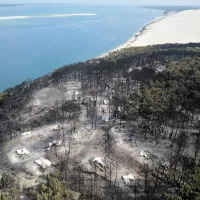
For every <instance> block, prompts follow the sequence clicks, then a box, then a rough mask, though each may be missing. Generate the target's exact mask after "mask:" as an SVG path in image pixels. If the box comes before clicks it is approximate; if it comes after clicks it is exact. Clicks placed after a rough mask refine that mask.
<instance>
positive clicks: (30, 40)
mask: <svg viewBox="0 0 200 200" xmlns="http://www.w3.org/2000/svg"><path fill="white" fill-rule="evenodd" d="M162 14H163V11H162V10H156V9H146V8H137V7H134V6H133V5H131V4H42V5H37V4H36V5H0V91H3V90H4V89H6V88H8V87H13V86H15V85H16V84H19V83H21V82H22V81H24V80H27V79H34V78H37V77H39V76H42V75H45V74H46V73H49V72H51V71H53V70H54V69H55V68H58V67H61V66H63V65H66V64H70V63H74V62H78V61H86V60H88V59H91V58H94V57H97V56H100V55H102V54H103V53H106V52H108V51H110V50H112V49H114V48H116V47H117V46H119V45H121V44H123V43H124V42H126V41H127V40H128V39H129V38H130V37H132V36H133V35H134V34H135V33H137V32H138V31H139V30H140V29H141V28H142V27H143V26H144V25H146V24H147V23H148V22H150V21H152V20H154V19H155V18H157V17H159V16H161V15H162Z"/></svg>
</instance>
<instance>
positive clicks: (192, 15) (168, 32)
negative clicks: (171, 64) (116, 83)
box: [100, 10, 200, 57]
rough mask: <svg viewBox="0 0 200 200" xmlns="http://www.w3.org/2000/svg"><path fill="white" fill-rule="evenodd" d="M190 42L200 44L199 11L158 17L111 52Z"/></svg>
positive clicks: (187, 11) (186, 11) (173, 13)
mask: <svg viewBox="0 0 200 200" xmlns="http://www.w3.org/2000/svg"><path fill="white" fill-rule="evenodd" d="M190 42H192V43H198V42H200V10H185V11H181V12H171V13H169V14H168V15H166V16H162V17H159V18H157V19H156V20H154V21H153V22H150V23H149V24H147V25H146V26H145V27H144V28H143V29H142V30H140V31H139V32H138V33H137V34H136V35H134V36H133V37H132V38H130V39H129V40H128V41H127V42H126V43H124V44H122V45H121V46H119V47H117V48H116V49H113V50H112V51H111V52H113V51H117V50H120V49H123V48H128V47H136V46H148V45H156V44H167V43H180V44H186V43H190ZM109 53H110V52H108V53H106V54H103V55H102V56H100V57H104V56H106V55H108V54H109Z"/></svg>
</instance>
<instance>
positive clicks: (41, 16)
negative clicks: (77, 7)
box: [0, 13, 97, 20]
mask: <svg viewBox="0 0 200 200" xmlns="http://www.w3.org/2000/svg"><path fill="white" fill-rule="evenodd" d="M95 15H97V14H95V13H75V14H57V15H35V16H5V17H0V20H14V19H29V18H55V17H75V16H95Z"/></svg>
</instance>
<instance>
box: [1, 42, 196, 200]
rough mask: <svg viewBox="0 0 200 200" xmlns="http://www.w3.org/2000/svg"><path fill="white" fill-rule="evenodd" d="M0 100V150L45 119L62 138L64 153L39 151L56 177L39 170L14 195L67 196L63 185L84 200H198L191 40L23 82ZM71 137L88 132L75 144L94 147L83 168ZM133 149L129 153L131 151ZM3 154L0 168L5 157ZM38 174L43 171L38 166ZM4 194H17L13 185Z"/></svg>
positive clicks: (116, 55) (43, 123) (37, 198)
mask: <svg viewBox="0 0 200 200" xmlns="http://www.w3.org/2000/svg"><path fill="white" fill-rule="evenodd" d="M66 88H67V89H66ZM73 88H75V89H73ZM77 88H79V89H77ZM72 89H73V92H71V93H69V92H68V91H71V90H72ZM66 92H68V93H66ZM63 93H66V94H67V95H64V96H62V94H63ZM5 94H6V95H5ZM45 95H46V96H45ZM48 95H50V97H48ZM58 97H59V98H58ZM0 99H2V100H1V103H0V141H1V148H2V149H1V151H2V152H4V151H8V148H10V146H12V145H9V146H8V144H15V143H14V142H15V141H18V140H17V138H19V137H22V136H21V135H22V134H23V133H27V132H28V133H29V134H31V133H37V130H40V134H41V130H42V129H41V128H42V127H45V128H46V127H50V126H51V125H58V127H59V128H54V129H55V130H54V131H55V135H56V136H55V137H56V139H61V140H62V142H63V143H64V144H65V145H63V149H64V154H59V152H60V151H59V147H58V146H55V145H54V146H55V147H54V149H53V150H52V151H50V152H47V153H45V155H46V158H47V159H49V160H51V161H52V163H53V161H54V163H55V164H54V165H53V166H54V171H56V172H57V173H58V174H59V175H47V176H42V177H46V178H43V183H40V184H38V186H34V187H30V188H28V189H25V190H24V191H20V192H22V194H23V195H26V196H27V198H29V199H33V200H43V199H44V200H46V199H56V200H62V199H71V198H72V197H71V196H70V195H71V192H73V191H76V192H78V193H79V199H91V200H92V199H94V200H98V199H108V200H109V199H112V200H113V199H116V200H118V199H119V200H122V199H138V200H139V199H148V200H150V199H155V200H156V199H166V200H191V199H194V200H198V199H199V198H200V162H199V161H200V44H195V43H191V44H183V45H180V44H166V45H157V46H148V47H135V48H128V49H123V50H121V51H117V52H113V53H110V54H109V55H108V56H106V57H105V58H98V59H93V60H89V61H87V62H80V63H75V64H72V65H68V66H64V67H61V68H59V69H56V70H55V71H54V72H52V73H50V74H48V75H46V76H44V77H41V78H39V79H37V80H28V81H25V82H23V83H22V84H21V85H18V86H16V87H15V88H10V89H7V90H6V91H5V92H4V93H3V94H1V96H0ZM51 99H55V100H54V101H53V100H52V101H50V100H51ZM101 101H103V103H101ZM102 104H103V105H104V106H102ZM67 126H68V127H69V128H68V129H67V128H66V127H67ZM88 126H90V128H88ZM80 129H81V131H80V132H77V131H78V130H80ZM45 130H47V129H45ZM84 130H86V131H85V132H84ZM34 131H35V132H34ZM79 133H80V137H82V135H86V134H88V133H89V134H90V135H92V138H93V137H94V136H96V137H94V138H95V140H92V142H90V139H89V137H88V138H87V139H86V141H85V143H84V145H85V146H87V147H88V148H89V146H90V143H92V145H93V146H94V147H93V146H92V147H91V149H90V150H91V151H89V154H90V157H91V158H92V159H90V160H89V161H88V163H89V164H90V165H89V167H88V165H86V164H85V162H86V160H88V157H84V156H85V154H87V153H88V151H86V150H84V147H83V146H81V145H82V142H83V140H84V139H80V140H79V141H78V142H77V144H78V145H77V144H76V145H75V146H74V147H73V145H74V143H75V140H74V141H72V138H73V136H74V137H75V136H76V139H77V137H78V136H77V135H78V134H79ZM96 133H97V135H95V134H96ZM47 134H48V133H47V132H45V133H44V135H47ZM100 136H102V137H101V138H100V140H99V141H98V145H96V143H95V141H96V140H97V139H98V137H100ZM26 137H28V136H26ZM41 138H42V137H41ZM25 139H27V138H25ZM11 140H12V143H9V142H11ZM34 140H35V141H36V142H37V139H34ZM41 140H43V139H41ZM65 141H67V142H66V143H65ZM31 144H32V143H31ZM33 144H34V145H35V146H36V149H37V148H44V147H43V146H44V145H43V144H42V145H41V144H40V143H39V142H38V143H37V145H36V143H33ZM26 145H27V146H26V148H28V147H29V146H28V143H26ZM34 145H32V146H31V148H30V149H31V150H33V149H34ZM140 145H141V146H140ZM40 146H42V147H40ZM4 147H5V148H4ZM147 147H148V148H147ZM52 148H53V147H52ZM73 148H74V149H73ZM79 148H80V153H78V152H79V151H78V150H77V149H79ZM98 149H101V153H102V155H103V156H104V159H103V161H102V160H101V159H100V158H99V157H97V156H98V155H99V154H100V151H99V152H98V154H97V156H96V154H95V156H94V157H92V156H91V155H92V153H95V152H97V151H98ZM138 149H140V153H139V154H140V156H141V155H142V156H141V157H139V158H138V154H134V152H136V151H138ZM73 151H74V152H73ZM7 154H9V153H8V152H7ZM5 157H8V156H7V155H4V157H3V158H2V163H1V165H5V162H7V159H8V158H5ZM52 157H53V159H52ZM5 160H6V161H5ZM55 160H56V161H55ZM25 161H26V158H24V160H23V162H25ZM97 161H98V165H96V164H94V162H95V163H96V162H97ZM10 162H11V161H10ZM27 162H28V161H27ZM91 163H93V164H91ZM7 165H10V167H11V168H12V167H13V164H11V163H10V164H9V163H7ZM83 165H84V166H83ZM92 166H93V168H92ZM91 168H92V170H91ZM40 171H41V173H42V174H43V175H44V173H45V170H44V169H40ZM124 171H130V172H131V173H132V174H133V173H135V174H134V180H132V179H133V178H132V179H131V178H129V179H130V180H129V182H127V181H126V178H123V180H124V181H121V178H122V177H125V176H121V175H125V174H123V173H124ZM8 173H9V172H8ZM31 173H32V172H31ZM126 175H127V174H126ZM9 176H10V177H11V178H13V177H14V176H13V177H12V175H9ZM2 177H4V178H2V180H7V179H9V180H10V178H6V177H7V176H5V174H4V175H2ZM129 177H131V176H129ZM40 178H41V177H40ZM9 180H8V182H9ZM3 185H4V186H5V184H3ZM4 186H3V187H4ZM12 187H13V186H12V185H9V184H7V186H6V187H4V190H5V191H6V188H7V191H8V193H9V194H8V195H7V196H6V195H4V196H3V197H1V199H5V200H6V198H7V199H9V195H10V192H9V191H10V188H12ZM11 191H12V192H11V193H12V194H13V193H15V194H18V190H17V189H16V190H14V189H11ZM15 199H18V197H15ZM77 199H78V198H77Z"/></svg>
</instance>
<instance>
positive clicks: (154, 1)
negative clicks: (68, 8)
mask: <svg viewBox="0 0 200 200" xmlns="http://www.w3.org/2000/svg"><path fill="white" fill-rule="evenodd" d="M78 2H82V3H84V2H93V3H94V2H96V3H99V2H100V3H101V2H102V3H114V2H115V3H125V2H130V3H133V4H135V5H190V6H195V5H199V6H200V0H0V3H5V4H8V3H27V4H28V3H78Z"/></svg>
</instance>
